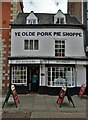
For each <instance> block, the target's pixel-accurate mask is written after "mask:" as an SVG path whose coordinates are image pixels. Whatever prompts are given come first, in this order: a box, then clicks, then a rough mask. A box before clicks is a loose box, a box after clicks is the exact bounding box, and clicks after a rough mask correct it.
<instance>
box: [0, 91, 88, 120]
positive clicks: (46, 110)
mask: <svg viewBox="0 0 88 120" xmlns="http://www.w3.org/2000/svg"><path fill="white" fill-rule="evenodd" d="M18 97H19V100H20V103H18V104H17V108H16V106H15V104H14V100H13V97H12V96H10V98H9V101H8V103H7V104H5V106H4V108H3V109H2V120H7V119H8V120H10V119H11V120H14V119H18V118H19V119H20V120H22V119H23V120H33V119H35V118H36V119H39V118H42V119H50V120H51V119H55V118H56V119H59V120H63V119H67V120H68V119H72V120H75V119H77V118H78V119H79V120H86V119H87V109H86V108H87V102H88V97H87V96H84V97H83V98H82V99H81V98H80V96H77V95H74V96H72V99H73V101H74V104H75V108H73V106H72V104H71V103H69V102H68V99H67V97H66V96H65V98H64V101H63V103H62V106H61V108H60V104H59V103H56V101H57V98H58V96H54V95H47V94H36V93H30V94H22V95H18ZM4 100H5V96H4V97H3V98H2V103H3V102H4ZM78 119H77V120H78Z"/></svg>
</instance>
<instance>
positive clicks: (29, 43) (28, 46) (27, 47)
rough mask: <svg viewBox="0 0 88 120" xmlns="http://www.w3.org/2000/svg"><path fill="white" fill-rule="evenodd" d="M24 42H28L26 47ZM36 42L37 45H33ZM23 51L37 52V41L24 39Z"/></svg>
mask: <svg viewBox="0 0 88 120" xmlns="http://www.w3.org/2000/svg"><path fill="white" fill-rule="evenodd" d="M25 41H28V42H27V43H28V45H27V44H26V43H25ZM36 41H37V44H35V43H36ZM35 45H37V47H36V46H35ZM24 50H35V51H38V50H39V40H38V39H30V40H29V39H25V40H24Z"/></svg>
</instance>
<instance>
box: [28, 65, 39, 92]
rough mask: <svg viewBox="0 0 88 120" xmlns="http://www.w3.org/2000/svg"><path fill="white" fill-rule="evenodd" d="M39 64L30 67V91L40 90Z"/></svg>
mask: <svg viewBox="0 0 88 120" xmlns="http://www.w3.org/2000/svg"><path fill="white" fill-rule="evenodd" d="M38 87H39V66H31V67H28V89H29V92H36V93H37V92H38Z"/></svg>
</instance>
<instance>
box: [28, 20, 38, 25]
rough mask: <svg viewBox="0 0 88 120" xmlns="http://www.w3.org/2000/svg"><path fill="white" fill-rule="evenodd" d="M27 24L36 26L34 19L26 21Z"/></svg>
mask: <svg viewBox="0 0 88 120" xmlns="http://www.w3.org/2000/svg"><path fill="white" fill-rule="evenodd" d="M27 24H36V19H27Z"/></svg>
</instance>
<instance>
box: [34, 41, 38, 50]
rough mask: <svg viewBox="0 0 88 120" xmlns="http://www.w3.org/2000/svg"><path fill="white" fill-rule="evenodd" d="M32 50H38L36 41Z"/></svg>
mask: <svg viewBox="0 0 88 120" xmlns="http://www.w3.org/2000/svg"><path fill="white" fill-rule="evenodd" d="M34 50H38V40H34Z"/></svg>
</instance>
